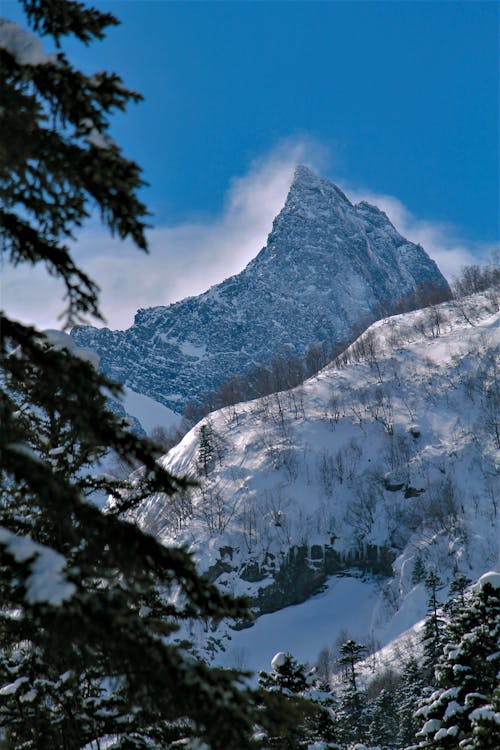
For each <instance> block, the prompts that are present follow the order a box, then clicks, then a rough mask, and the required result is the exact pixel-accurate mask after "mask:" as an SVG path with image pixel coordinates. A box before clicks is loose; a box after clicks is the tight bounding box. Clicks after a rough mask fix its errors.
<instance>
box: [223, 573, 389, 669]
mask: <svg viewBox="0 0 500 750" xmlns="http://www.w3.org/2000/svg"><path fill="white" fill-rule="evenodd" d="M377 593H378V592H377V586H376V583H375V582H374V581H372V582H368V581H367V582H365V581H361V580H360V579H358V578H350V577H348V576H345V577H343V578H334V579H332V580H331V581H330V582H329V584H328V587H327V589H326V590H325V591H323V592H321V593H320V594H317V595H316V596H314V597H312V598H311V599H308V600H307V601H305V602H303V603H302V604H298V605H294V606H291V607H285V608H284V609H281V610H279V611H278V612H272V613H271V614H267V615H262V616H261V617H259V618H258V620H257V621H256V622H255V624H254V625H253V626H252V627H251V628H247V629H245V630H239V631H231V642H230V646H229V647H228V649H227V651H226V652H223V653H219V654H217V655H216V657H215V663H216V664H218V665H220V666H224V667H231V666H234V665H235V662H239V663H240V665H241V664H243V668H244V669H250V670H252V671H254V672H258V670H259V669H268V668H269V663H271V664H272V661H271V660H273V661H274V659H273V656H274V657H276V656H279V654H280V653H282V652H285V653H290V654H292V656H293V657H294V658H295V659H297V660H298V661H299V662H305V663H312V662H314V661H315V660H316V658H317V656H318V654H319V652H320V650H321V649H322V648H323V647H324V646H332V645H333V643H334V641H335V638H336V637H337V636H338V634H339V633H340V632H341V631H343V630H346V631H347V632H348V633H349V637H350V638H354V639H356V640H362V639H363V638H364V637H366V636H367V635H368V634H369V632H370V627H371V618H372V612H373V608H374V604H375V601H376V597H377ZM305 634H306V635H305Z"/></svg>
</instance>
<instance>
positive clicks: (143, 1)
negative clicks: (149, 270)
mask: <svg viewBox="0 0 500 750" xmlns="http://www.w3.org/2000/svg"><path fill="white" fill-rule="evenodd" d="M96 4H97V5H98V7H100V8H102V9H105V10H111V11H112V12H113V13H115V14H116V15H117V16H118V17H119V18H120V19H121V21H122V24H121V26H120V27H118V28H116V29H111V30H110V31H109V34H108V38H107V39H106V40H105V41H104V42H99V43H96V44H93V45H91V46H90V47H88V48H85V47H84V46H82V45H81V44H76V43H72V44H70V45H67V46H66V49H67V51H68V54H69V56H70V57H71V58H72V60H73V61H74V62H75V63H76V64H79V65H80V66H82V67H83V68H85V69H86V70H88V71H90V70H95V69H99V68H102V67H105V68H108V69H109V68H111V69H114V70H116V71H117V72H118V73H119V74H120V75H121V76H122V77H123V79H124V81H125V83H126V84H127V85H129V86H131V87H133V88H136V89H137V90H139V91H140V92H141V93H142V94H143V95H144V96H145V101H144V102H143V103H142V104H140V105H138V106H132V107H131V108H130V109H129V112H128V113H127V115H126V116H118V117H117V118H116V120H115V122H114V126H113V128H112V135H113V136H114V137H115V138H116V140H118V142H120V143H121V144H122V145H123V147H124V150H125V152H126V153H127V155H129V156H131V157H133V158H135V159H136V160H137V161H138V162H139V163H140V164H141V165H142V166H143V168H144V174H145V178H146V180H147V181H148V182H149V183H150V186H149V187H148V188H147V189H146V190H145V193H144V197H145V199H146V201H147V202H148V204H149V206H150V207H151V208H152V210H153V212H154V222H155V224H156V230H157V231H160V229H162V230H174V229H176V230H179V228H184V229H186V227H188V226H189V227H191V228H192V227H193V226H196V228H197V229H200V228H201V229H200V232H198V233H195V234H196V243H198V245H197V247H200V243H201V244H203V227H209V228H212V229H213V226H214V223H215V224H217V223H219V224H221V223H222V224H224V222H225V220H226V218H227V212H228V205H229V207H230V208H229V211H230V210H231V205H233V204H234V202H235V201H236V202H238V200H240V199H241V196H240V197H238V195H235V189H236V192H237V191H238V189H239V188H238V186H240V187H241V186H243V188H244V189H245V191H246V192H245V195H246V199H248V200H250V201H253V204H255V202H257V203H258V202H259V199H258V198H257V197H256V196H253V197H249V191H250V190H251V189H253V190H255V191H259V190H261V191H262V190H263V197H262V200H260V203H262V204H266V205H265V206H263V212H264V213H265V212H266V209H267V210H268V209H269V207H270V206H271V204H272V207H273V210H274V207H275V204H276V206H277V207H278V210H279V203H280V201H281V200H282V198H283V196H282V195H281V193H282V192H283V184H282V183H283V179H284V178H283V177H282V176H280V177H279V179H278V178H276V179H278V183H279V188H277V190H278V192H280V191H281V192H280V196H279V200H278V196H277V194H276V195H274V194H273V195H274V202H273V201H269V200H267V198H266V189H268V188H269V185H268V184H267V183H266V184H264V183H262V180H261V182H259V178H258V175H259V174H260V173H264V174H267V176H268V181H269V180H270V179H271V180H272V176H271V177H270V176H269V174H270V173H269V170H270V169H271V170H272V168H273V165H274V168H275V170H278V172H279V170H283V169H284V168H285V167H284V165H286V167H287V168H288V167H289V163H291V162H292V161H293V160H300V161H305V162H309V163H311V164H312V165H313V166H315V167H316V168H317V170H318V171H319V172H321V173H322V174H323V175H324V176H328V177H331V178H332V179H334V180H335V181H337V182H339V183H340V184H341V185H342V186H343V187H344V188H347V189H348V191H349V189H350V190H351V191H352V194H353V196H354V197H356V196H358V195H359V196H362V197H365V196H367V197H371V198H372V199H373V200H375V199H376V198H378V197H379V196H385V197H387V196H389V198H388V199H387V200H388V201H389V202H386V203H384V202H383V200H382V207H383V208H386V209H389V206H390V205H391V204H390V201H393V202H394V201H395V203H393V207H394V205H396V204H397V208H396V209H394V211H395V213H394V214H392V215H391V213H390V212H389V214H390V215H391V218H393V219H394V220H395V221H396V223H397V220H398V219H399V220H400V221H399V226H398V228H400V229H401V230H403V229H408V226H407V225H408V222H410V223H411V222H413V226H414V227H416V226H418V227H420V230H422V231H423V229H424V228H425V229H430V230H432V231H434V232H438V233H439V236H440V241H441V244H443V243H444V244H443V248H442V250H443V252H444V250H446V249H447V250H448V251H450V252H451V251H454V252H455V256H454V261H453V262H454V263H455V266H457V264H459V262H460V261H461V260H467V259H468V258H469V257H479V256H480V255H482V254H485V253H486V251H487V250H488V249H489V248H491V246H492V244H493V243H494V242H495V241H498V239H499V209H498V206H499V135H498V134H499V35H498V22H499V5H498V3H496V2H481V0H475V1H471V2H448V1H446V0H444V1H441V2H406V1H405V0H399V1H395V2H375V1H374V2H356V1H354V0H351V1H350V2H292V3H291V2H195V3H193V2H166V1H162V0H157V1H156V2H150V1H149V0H126V1H124V0H121V1H118V2H98V3H96ZM15 6H16V4H15V3H13V2H12V1H11V0H3V3H2V14H3V15H5V16H10V17H12V16H13V15H14V14H16V15H15V16H14V17H15V18H16V20H17V18H18V16H17V8H16V7H15ZM259 170H260V172H259ZM266 170H267V171H266ZM280 174H281V173H280ZM245 179H246V180H247V182H246V183H245ZM242 180H243V182H241V181H242ZM264 182H265V181H264ZM235 185H236V188H235ZM266 185H267V188H266ZM285 192H286V191H285ZM267 197H268V196H267ZM379 204H380V201H379ZM233 207H234V206H233ZM252 210H254V211H255V210H257V208H256V207H255V205H254V206H253V209H252ZM398 211H399V212H400V214H401V212H403V213H404V214H405V217H406V225H405V221H403V222H402V224H401V215H398ZM271 219H272V217H271ZM269 221H270V219H269V217H267V215H266V218H265V219H264V218H262V225H263V227H264V224H265V225H266V227H267V229H266V230H265V231H264V229H263V230H262V232H261V234H262V237H261V236H260V235H259V237H258V238H257V237H255V238H254V237H253V236H252V238H247V240H248V242H251V241H253V240H254V239H255V241H256V242H258V244H257V246H256V247H255V248H254V250H255V252H252V251H251V250H250V249H246V250H245V251H244V252H241V253H240V252H239V251H238V249H237V248H235V249H234V252H233V255H234V256H235V257H236V256H237V257H236V260H237V261H238V262H239V263H240V266H242V264H243V263H244V262H246V261H247V260H249V259H250V257H252V254H255V253H256V252H257V251H258V250H259V248H260V246H261V244H263V241H265V234H266V231H269V229H270V225H269ZM266 222H267V223H266ZM257 223H259V222H257ZM446 235H447V236H446ZM226 239H227V238H226ZM418 239H421V237H419V238H418ZM424 239H425V234H424ZM434 239H435V238H434ZM215 241H216V240H215V239H214V242H215ZM234 241H235V242H236V241H240V242H243V240H242V239H241V237H239V235H236V236H235V238H234ZM259 243H260V244H259ZM446 243H448V247H447V248H446V247H445V246H446ZM243 244H245V242H243ZM434 244H435V243H434ZM438 244H439V243H438ZM153 245H154V242H152V246H153ZM431 245H432V241H431ZM424 246H425V244H424ZM175 247H177V246H175V243H174V245H173V249H172V250H171V251H169V248H168V247H167V248H166V249H165V250H164V257H165V258H167V259H168V257H170V258H171V259H172V260H173V266H174V267H175V268H176V260H175V258H173V254H174V255H175V254H176V253H177V254H178V248H177V251H176V252H174V250H175ZM153 249H154V248H153ZM428 249H429V251H430V252H431V254H432V250H433V247H430V248H428ZM154 252H156V250H154ZM200 252H201V251H200ZM196 253H197V250H196V248H194V247H190V249H189V252H188V253H187V255H188V256H189V257H190V259H191V260H192V265H195V264H196V262H197V254H196ZM201 255H203V252H201ZM205 255H206V258H205V260H206V262H207V263H210V257H209V254H208V255H207V253H205ZM216 255H217V254H216ZM248 255H249V256H250V257H247V256H248ZM438 255H439V248H438ZM448 257H449V258H451V257H452V256H451V255H450V256H448ZM219 260H220V259H219ZM438 261H439V258H438ZM238 262H236V264H235V267H234V268H233V267H230V268H229V271H230V272H234V271H235V270H239V267H238ZM449 265H450V268H452V267H453V263H451V262H450V264H449ZM226 266H227V263H226V262H225V261H223V262H221V263H219V262H218V259H217V258H214V262H213V267H214V268H215V269H216V271H217V272H216V273H215V275H212V276H210V275H209V278H208V281H209V282H210V283H213V282H214V281H216V280H218V278H217V273H218V272H219V269H220V273H222V276H223V275H224V273H223V270H224V269H225V268H226ZM175 268H174V269H173V273H174V275H175V273H177V271H176V270H175ZM446 270H447V269H445V272H446ZM183 272H184V273H185V272H186V269H184V271H183ZM101 273H102V270H101ZM219 275H220V274H219ZM202 276H205V275H203V274H202ZM104 286H105V285H104ZM167 286H168V285H167ZM181 287H182V285H181ZM181 287H179V288H178V289H174V288H173V287H169V288H168V289H166V290H165V294H164V295H163V298H162V299H159V298H158V295H156V297H155V296H154V295H153V297H154V298H151V299H150V300H148V299H145V300H144V302H143V303H142V306H148V304H158V303H159V302H160V301H162V302H164V303H166V302H169V301H170V300H171V299H173V298H178V297H179V296H180V295H181V294H183V293H186V291H187V292H189V291H201V290H202V289H201V288H199V286H197V285H196V284H194V286H192V289H191V288H190V287H189V285H188V286H187V287H185V288H184V287H182V288H181ZM134 304H135V302H134Z"/></svg>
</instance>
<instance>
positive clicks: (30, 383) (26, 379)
mask: <svg viewBox="0 0 500 750" xmlns="http://www.w3.org/2000/svg"><path fill="white" fill-rule="evenodd" d="M22 5H23V7H24V9H25V12H26V16H27V19H28V23H29V24H30V25H31V27H32V28H33V29H34V30H35V31H38V32H40V34H42V35H48V36H50V37H52V38H53V40H54V41H55V43H56V45H58V48H59V52H58V53H57V55H46V54H45V53H44V51H43V47H42V44H41V42H40V40H39V39H38V38H37V37H35V36H34V35H33V34H32V33H31V32H29V31H27V30H25V29H23V28H21V27H20V26H18V25H17V24H15V23H13V22H10V21H5V20H3V21H0V92H1V97H2V99H1V103H0V225H1V249H2V253H3V254H4V256H5V257H6V259H7V261H10V262H11V263H13V264H14V265H21V264H29V265H37V264H41V265H44V266H45V267H46V268H47V269H48V271H49V272H50V273H51V274H52V275H54V276H56V277H57V278H59V279H60V280H62V281H63V283H64V285H65V289H66V297H65V299H66V310H65V322H66V324H68V325H69V324H71V323H74V322H75V321H78V320H80V319H81V317H82V316H85V315H88V314H92V315H94V316H96V317H100V313H99V307H98V297H97V292H98V289H97V286H96V284H95V282H94V281H93V280H91V279H90V278H89V277H88V276H87V275H86V274H85V273H84V272H83V271H82V270H81V269H80V268H79V267H78V266H77V265H76V264H75V262H74V260H73V259H72V257H71V252H70V250H69V248H68V246H67V242H68V240H69V239H70V238H71V237H72V235H73V233H74V231H75V229H77V228H79V227H80V226H81V225H82V223H83V222H84V221H85V219H86V218H87V217H88V215H89V211H90V206H91V205H92V204H94V205H97V207H98V208H99V210H100V212H101V217H102V220H103V222H104V224H105V225H106V226H107V227H108V228H109V230H110V231H111V232H113V233H116V234H118V236H119V237H121V238H127V237H128V238H131V239H132V240H133V242H134V243H135V244H136V245H137V246H138V247H139V248H141V249H146V239H145V235H144V231H145V223H144V222H145V217H146V209H145V207H144V205H143V204H142V202H141V201H140V200H139V198H138V197H137V191H138V189H139V188H140V187H141V184H142V181H141V173H140V169H139V167H138V166H137V165H136V164H135V163H134V162H131V161H129V160H127V159H126V158H125V157H124V156H123V155H122V153H121V150H120V148H119V147H118V146H117V145H116V144H115V143H114V142H113V141H111V139H110V138H109V136H108V132H107V131H108V126H109V118H110V116H111V114H112V113H113V112H114V111H116V110H117V109H118V110H120V109H124V108H125V106H126V105H127V103H128V102H130V101H134V100H137V99H139V98H140V97H139V96H138V94H136V93H135V92H132V91H129V90H127V89H126V88H125V87H124V86H123V84H122V82H121V80H120V79H119V77H118V76H116V75H115V74H114V73H106V72H100V73H97V74H95V75H93V76H87V75H84V74H83V73H81V72H80V71H79V70H77V69H75V68H74V67H73V66H72V65H71V63H70V62H69V61H68V60H67V58H66V56H65V55H64V53H63V52H62V51H61V42H62V40H64V38H65V37H66V36H68V35H73V36H75V37H76V38H77V39H79V40H81V41H82V42H84V43H89V42H91V41H92V40H93V39H96V38H97V39H99V38H102V37H103V36H104V33H105V30H106V28H107V27H109V26H110V25H114V24H116V23H117V21H116V19H115V18H114V17H113V16H112V15H110V14H108V13H102V12H100V11H98V10H96V9H93V8H86V7H85V6H84V5H83V4H82V3H80V2H71V1H70V0H43V2H42V0H24V2H22ZM0 333H1V341H0V351H1V356H2V369H3V375H2V378H1V390H0V421H1V424H2V429H1V430H0V450H1V476H0V598H1V601H2V607H1V609H0V746H1V747H2V749H3V750H14V748H15V749H16V750H18V749H19V748H23V750H59V749H61V750H63V749H64V750H77V748H78V750H80V749H81V748H83V747H91V746H96V747H97V746H99V743H101V744H102V743H104V744H105V745H106V747H108V748H110V750H118V748H121V749H122V750H125V748H128V749H131V748H148V749H149V750H152V749H153V748H158V749H159V748H161V749H162V750H166V748H170V747H174V746H175V743H177V741H180V742H181V743H184V744H183V745H182V746H183V747H185V746H187V747H189V746H190V745H189V738H199V739H200V741H202V742H204V743H205V744H206V746H207V747H209V748H213V749H214V750H215V749H216V748H220V750H227V749H229V748H231V749H233V750H242V749H243V748H246V747H250V746H251V745H252V739H251V737H252V733H253V730H254V725H255V711H254V708H255V701H256V695H255V693H254V692H253V691H250V690H248V689H247V688H244V687H243V686H242V685H241V683H240V681H239V678H238V675H236V674H235V673H233V672H229V671H221V670H213V669H209V668H208V667H207V666H206V665H204V664H203V663H201V662H199V661H196V660H195V659H193V657H192V656H191V655H190V654H189V653H186V652H185V651H184V650H183V649H182V648H181V647H180V646H177V645H175V643H174V642H173V640H172V634H173V633H174V632H175V629H176V627H177V623H178V622H179V621H182V620H183V619H187V618H189V619H198V618H203V619H204V620H207V619H210V618H214V619H216V620H217V619H220V618H221V617H234V616H240V615H242V614H244V613H245V611H246V609H245V607H244V602H243V601H241V600H233V599H232V598H230V597H227V596H223V595H221V594H220V593H219V592H218V591H217V590H216V589H215V588H214V587H212V586H210V585H209V584H208V583H207V582H206V581H204V580H202V579H201V578H200V576H199V575H198V574H197V572H196V570H195V567H194V565H193V562H192V560H191V558H190V556H189V555H188V554H187V553H186V552H185V551H184V550H181V549H175V548H166V547H163V546H162V545H161V544H159V543H158V542H157V541H156V540H155V539H154V538H153V537H151V536H149V535H147V534H145V533H143V532H141V531H140V530H139V528H138V527H136V526H135V525H133V524H131V523H128V522H126V521H125V520H123V514H124V513H125V512H126V511H127V510H128V509H130V508H131V507H133V505H134V504H135V503H136V502H137V501H138V500H139V499H140V498H141V497H142V496H143V495H144V493H150V492H152V491H159V492H164V493H167V494H172V493H173V492H174V491H175V490H177V489H178V488H181V487H183V486H185V483H184V482H181V481H180V480H178V479H176V478H174V477H172V476H171V475H170V474H168V472H166V471H165V470H164V469H163V468H162V467H161V465H160V464H159V463H158V462H157V458H158V456H159V453H160V451H159V450H158V449H157V448H156V447H155V446H154V444H153V443H151V442H150V441H148V440H146V439H141V438H138V437H136V436H134V435H133V434H132V433H131V432H129V431H128V430H127V428H126V427H125V426H124V424H123V423H122V422H121V420H119V419H118V418H117V417H115V416H114V414H113V413H112V412H111V411H110V410H109V408H108V407H107V402H106V395H105V394H106V393H111V394H114V395H117V394H118V393H119V392H120V388H119V387H118V386H116V385H114V384H112V383H110V382H109V381H108V380H107V379H106V378H105V377H103V376H102V375H101V374H99V373H98V372H97V371H96V370H95V369H94V367H93V366H92V364H91V363H90V362H88V361H85V359H82V355H83V353H82V352H78V351H76V350H74V349H73V348H72V347H71V346H70V345H62V346H61V345H60V342H59V344H58V343H57V342H56V344H55V345H54V341H53V340H52V341H51V340H48V339H47V338H46V337H44V336H43V335H42V334H41V333H39V332H37V331H36V330H35V329H33V328H31V327H28V326H26V325H23V324H22V323H18V322H15V321H13V320H10V319H9V318H8V317H6V316H5V315H3V314H2V318H1V321H0ZM78 355H79V356H78ZM109 451H114V452H115V453H116V454H117V455H118V456H119V457H120V458H121V459H122V460H123V461H124V462H128V463H130V464H133V463H135V462H138V463H140V464H141V465H142V466H143V469H142V472H141V476H140V482H135V483H133V484H132V485H131V484H130V483H128V482H125V483H120V482H119V481H118V480H110V479H109V478H106V477H101V478H99V477H94V476H92V469H91V467H92V463H93V462H94V461H95V460H96V459H97V458H99V457H100V456H103V455H105V454H107V453H108V452H109ZM96 491H102V492H110V493H112V494H113V495H114V497H115V503H114V510H113V511H112V512H108V513H103V512H101V511H100V510H99V509H98V508H97V507H96V506H95V504H93V503H92V502H90V500H91V499H92V498H91V496H92V493H94V492H96ZM173 595H175V596H173ZM174 602H175V603H174ZM259 700H260V701H261V702H262V701H264V700H265V696H264V697H263V696H262V695H261V696H260V697H259ZM266 705H268V707H269V710H268V711H260V713H259V722H260V723H263V724H264V725H265V724H266V723H269V722H272V721H273V717H274V716H276V715H277V710H276V706H277V703H276V701H275V702H274V703H269V702H268V703H267V704H266ZM273 707H274V708H273ZM186 743H188V744H187V745H186Z"/></svg>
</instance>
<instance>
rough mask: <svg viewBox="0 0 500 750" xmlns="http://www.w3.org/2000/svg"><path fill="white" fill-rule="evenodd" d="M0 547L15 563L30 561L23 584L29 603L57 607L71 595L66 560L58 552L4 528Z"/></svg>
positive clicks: (0, 534)
mask: <svg viewBox="0 0 500 750" xmlns="http://www.w3.org/2000/svg"><path fill="white" fill-rule="evenodd" d="M0 544H2V545H3V546H4V547H5V548H6V550H7V552H8V553H9V554H10V555H12V557H13V558H14V560H15V561H16V562H18V563H23V562H27V561H28V560H30V561H31V562H30V569H31V574H30V575H29V576H28V578H27V579H26V581H25V586H26V595H25V599H26V601H27V603H28V604H37V603H41V602H46V603H47V604H51V605H52V606H54V607H58V606H60V605H61V604H62V602H63V601H65V600H66V599H70V598H71V597H72V596H73V594H74V593H75V591H76V586H75V585H74V584H73V583H70V582H69V581H67V580H66V578H65V577H64V574H63V570H64V568H65V567H66V560H65V558H64V557H63V556H62V555H60V554H59V553H58V552H56V551H55V550H53V549H51V548H50V547H46V546H45V545H42V544H38V543H37V542H34V541H33V540H32V539H31V538H30V537H28V536H17V534H13V533H12V532H11V531H9V530H8V529H5V528H3V527H0Z"/></svg>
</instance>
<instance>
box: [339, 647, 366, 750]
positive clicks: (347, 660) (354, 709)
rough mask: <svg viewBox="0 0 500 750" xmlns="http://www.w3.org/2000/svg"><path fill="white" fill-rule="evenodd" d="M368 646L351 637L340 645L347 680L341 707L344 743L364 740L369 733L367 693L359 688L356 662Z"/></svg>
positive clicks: (340, 659)
mask: <svg viewBox="0 0 500 750" xmlns="http://www.w3.org/2000/svg"><path fill="white" fill-rule="evenodd" d="M366 650H367V649H366V646H365V645H363V644H362V643H356V641H354V640H352V639H349V640H348V641H346V642H345V643H343V644H342V646H341V647H340V657H339V659H338V663H339V664H340V665H341V666H343V667H344V669H345V679H346V681H347V686H346V689H345V690H344V692H343V694H342V696H341V699H340V707H339V716H338V721H339V732H340V738H341V739H342V741H343V742H344V743H346V744H347V743H349V742H364V741H365V740H366V739H367V734H368V714H367V705H366V699H365V695H364V694H363V692H362V691H360V690H359V687H358V683H357V672H356V664H357V663H358V662H359V661H361V659H362V658H363V656H364V655H365V653H366Z"/></svg>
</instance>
